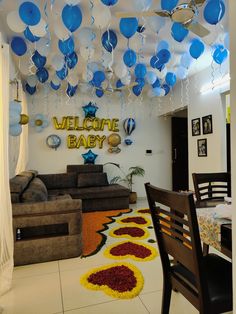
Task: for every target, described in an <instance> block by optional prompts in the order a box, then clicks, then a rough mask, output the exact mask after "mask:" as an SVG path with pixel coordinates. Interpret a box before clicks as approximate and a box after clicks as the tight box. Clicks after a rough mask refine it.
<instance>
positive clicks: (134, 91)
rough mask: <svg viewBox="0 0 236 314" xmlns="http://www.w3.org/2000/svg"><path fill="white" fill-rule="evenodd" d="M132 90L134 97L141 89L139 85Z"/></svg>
mask: <svg viewBox="0 0 236 314" xmlns="http://www.w3.org/2000/svg"><path fill="white" fill-rule="evenodd" d="M132 90H133V93H134V95H135V96H139V95H140V94H141V93H142V87H141V86H139V85H136V86H134V87H133V88H132Z"/></svg>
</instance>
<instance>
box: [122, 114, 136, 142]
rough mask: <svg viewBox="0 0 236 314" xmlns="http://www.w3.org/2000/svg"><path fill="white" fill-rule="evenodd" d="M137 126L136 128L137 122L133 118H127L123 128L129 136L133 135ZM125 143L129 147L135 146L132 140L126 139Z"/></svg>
mask: <svg viewBox="0 0 236 314" xmlns="http://www.w3.org/2000/svg"><path fill="white" fill-rule="evenodd" d="M135 126H136V123H135V120H134V119H133V118H127V119H125V120H124V123H123V128H124V130H125V133H126V134H127V135H131V133H132V132H133V130H134V129H135ZM124 143H125V144H126V145H128V146H129V145H132V144H133V141H132V140H131V139H130V138H126V139H125V140H124Z"/></svg>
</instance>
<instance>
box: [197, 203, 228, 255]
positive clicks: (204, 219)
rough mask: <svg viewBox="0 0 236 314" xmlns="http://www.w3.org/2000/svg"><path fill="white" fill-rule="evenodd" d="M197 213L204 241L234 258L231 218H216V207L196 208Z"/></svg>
mask: <svg viewBox="0 0 236 314" xmlns="http://www.w3.org/2000/svg"><path fill="white" fill-rule="evenodd" d="M196 213H197V219H198V226H199V232H200V237H201V240H202V242H204V243H205V244H207V245H209V246H212V247H213V248H215V249H216V250H218V251H220V252H222V253H223V254H225V255H226V256H227V257H229V258H232V249H231V239H232V230H231V226H232V225H231V220H230V219H228V218H216V209H215V207H205V208H204V207H203V208H196Z"/></svg>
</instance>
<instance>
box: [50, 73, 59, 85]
mask: <svg viewBox="0 0 236 314" xmlns="http://www.w3.org/2000/svg"><path fill="white" fill-rule="evenodd" d="M51 81H52V83H53V84H54V85H56V86H58V85H60V84H61V80H59V78H58V77H57V76H56V75H54V76H53V77H52V79H51Z"/></svg>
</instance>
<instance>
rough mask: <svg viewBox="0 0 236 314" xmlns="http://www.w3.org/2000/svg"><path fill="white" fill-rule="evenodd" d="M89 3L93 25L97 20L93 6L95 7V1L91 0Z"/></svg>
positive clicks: (91, 23)
mask: <svg viewBox="0 0 236 314" xmlns="http://www.w3.org/2000/svg"><path fill="white" fill-rule="evenodd" d="M89 4H90V8H89V9H90V12H91V15H90V17H91V22H90V25H91V26H92V25H93V24H94V22H95V19H94V16H93V14H92V13H93V7H94V4H93V1H92V0H90V1H89Z"/></svg>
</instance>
